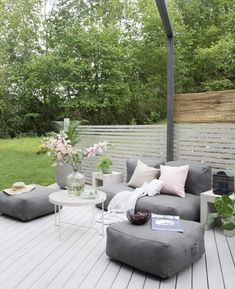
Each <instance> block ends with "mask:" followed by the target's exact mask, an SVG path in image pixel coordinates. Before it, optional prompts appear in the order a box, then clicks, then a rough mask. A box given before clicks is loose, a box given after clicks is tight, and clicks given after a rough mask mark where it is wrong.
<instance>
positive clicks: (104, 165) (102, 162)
mask: <svg viewBox="0 0 235 289" xmlns="http://www.w3.org/2000/svg"><path fill="white" fill-rule="evenodd" d="M112 164H113V162H112V160H111V158H109V157H102V158H100V159H99V161H98V162H97V164H96V168H97V169H98V170H99V171H102V173H103V174H111V173H112V170H111V166H112Z"/></svg>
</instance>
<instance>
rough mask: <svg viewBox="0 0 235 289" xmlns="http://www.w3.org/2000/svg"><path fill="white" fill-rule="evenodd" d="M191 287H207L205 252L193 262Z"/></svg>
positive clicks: (198, 288)
mask: <svg viewBox="0 0 235 289" xmlns="http://www.w3.org/2000/svg"><path fill="white" fill-rule="evenodd" d="M192 287H193V289H202V288H203V289H209V288H208V283H207V268H206V256H205V254H204V255H203V256H202V258H200V259H199V260H198V261H197V262H195V263H194V264H193V280H192Z"/></svg>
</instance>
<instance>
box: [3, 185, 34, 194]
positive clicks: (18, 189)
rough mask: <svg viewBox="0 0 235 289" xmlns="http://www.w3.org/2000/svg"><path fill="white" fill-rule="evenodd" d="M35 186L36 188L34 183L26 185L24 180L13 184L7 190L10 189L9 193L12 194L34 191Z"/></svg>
mask: <svg viewBox="0 0 235 289" xmlns="http://www.w3.org/2000/svg"><path fill="white" fill-rule="evenodd" d="M34 188H35V186H34V185H26V184H25V183H24V182H17V183H14V184H13V185H12V187H11V189H8V190H7V191H8V192H7V193H9V194H11V195H14V194H20V193H27V192H30V191H32V190H33V189H34ZM5 191H6V190H5Z"/></svg>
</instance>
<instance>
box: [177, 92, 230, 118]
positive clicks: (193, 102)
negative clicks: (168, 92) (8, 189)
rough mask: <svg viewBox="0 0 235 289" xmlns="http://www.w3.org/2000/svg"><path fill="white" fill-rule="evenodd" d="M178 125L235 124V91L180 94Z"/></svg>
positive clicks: (178, 98) (178, 100)
mask: <svg viewBox="0 0 235 289" xmlns="http://www.w3.org/2000/svg"><path fill="white" fill-rule="evenodd" d="M175 121H176V122H177V123H182V122H189V123H221V122H223V123H224V122H227V123H235V90H226V91H213V92H202V93H191V94H190V93H189V94H178V95H176V96H175Z"/></svg>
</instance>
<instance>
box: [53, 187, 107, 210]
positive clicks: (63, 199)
mask: <svg viewBox="0 0 235 289" xmlns="http://www.w3.org/2000/svg"><path fill="white" fill-rule="evenodd" d="M105 200H106V194H105V193H104V192H102V191H97V197H96V198H95V199H87V198H82V197H76V196H70V195H69V193H68V191H67V190H63V191H62V190H61V191H57V192H54V193H52V194H50V195H49V201H50V202H51V203H52V204H54V205H62V206H85V205H92V204H94V205H95V204H99V203H102V202H104V201H105Z"/></svg>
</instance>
